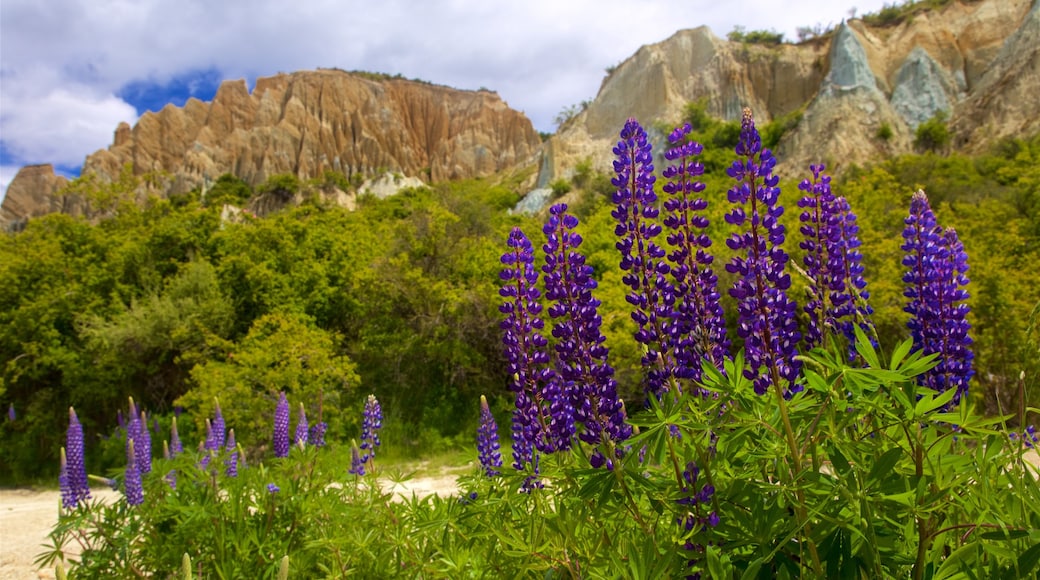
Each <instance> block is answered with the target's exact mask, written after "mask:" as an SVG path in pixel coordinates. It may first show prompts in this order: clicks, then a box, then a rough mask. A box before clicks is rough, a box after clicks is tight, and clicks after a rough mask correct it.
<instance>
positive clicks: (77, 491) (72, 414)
mask: <svg viewBox="0 0 1040 580" xmlns="http://www.w3.org/2000/svg"><path fill="white" fill-rule="evenodd" d="M58 483H59V484H60V485H61V502H62V505H63V506H64V507H65V509H73V508H75V507H76V506H78V505H79V504H80V503H81V502H84V503H85V502H86V501H87V500H88V499H90V484H89V483H88V482H87V465H86V460H85V457H84V454H83V426H82V425H80V422H79V417H77V416H76V411H75V410H74V409H73V408H72V407H69V429H68V432H67V433H66V435H65V448H64V449H63V450H62V469H61V474H60V475H59V476H58Z"/></svg>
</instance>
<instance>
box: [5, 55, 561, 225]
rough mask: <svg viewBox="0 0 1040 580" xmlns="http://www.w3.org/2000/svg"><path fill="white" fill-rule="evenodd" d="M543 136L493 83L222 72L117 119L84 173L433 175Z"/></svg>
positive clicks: (505, 161) (191, 180) (517, 154)
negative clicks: (208, 85)
mask: <svg viewBox="0 0 1040 580" xmlns="http://www.w3.org/2000/svg"><path fill="white" fill-rule="evenodd" d="M540 145H541V140H540V139H539V137H538V133H537V132H536V131H535V130H534V127H533V126H532V124H531V121H530V120H529V119H527V117H525V116H524V115H523V114H522V113H520V112H518V111H515V110H513V109H510V108H509V107H508V106H507V105H506V104H505V103H504V102H503V101H502V99H501V98H500V97H499V96H498V95H497V94H496V93H494V92H490V91H486V90H482V91H462V90H456V89H452V88H449V87H444V86H439V85H432V84H427V83H421V82H416V81H408V80H403V79H379V78H370V77H369V76H365V75H359V74H352V73H347V72H343V71H338V70H318V71H307V72H297V73H292V74H280V75H277V76H273V77H267V78H261V79H258V80H257V83H256V87H255V88H254V89H253V92H252V94H250V93H249V91H248V90H247V88H246V84H245V81H226V82H224V83H222V84H221V86H220V87H219V88H218V90H217V93H216V95H215V97H214V99H213V102H211V103H204V102H202V101H199V100H196V99H190V100H189V101H188V102H187V103H186V104H185V106H184V107H175V106H173V105H167V106H166V107H164V108H163V109H162V110H161V111H159V112H157V113H153V112H148V113H145V114H144V115H142V116H141V118H140V119H139V120H138V122H137V124H136V125H135V126H134V127H133V128H132V129H131V128H130V127H129V126H128V125H126V124H125V123H124V124H120V126H119V127H118V128H117V129H116V131H115V137H114V140H113V143H112V145H111V146H110V147H109V148H108V149H105V150H100V151H97V152H96V153H93V154H92V155H90V156H88V157H87V159H86V161H85V163H84V165H83V173H84V174H86V173H95V174H97V175H98V177H99V178H101V179H102V180H105V181H112V180H115V179H116V178H117V177H118V176H119V173H120V171H121V170H122V168H123V166H124V165H125V164H127V163H130V164H132V165H133V169H134V172H135V173H137V174H142V173H145V172H149V171H161V172H165V173H167V174H169V175H170V176H171V179H170V183H171V187H170V189H169V191H167V192H166V193H168V194H172V193H181V192H184V191H188V190H190V189H192V188H194V187H198V186H204V185H205V184H206V183H208V182H211V181H213V180H215V179H216V178H217V177H219V176H220V175H222V174H224V173H234V174H235V175H237V176H238V177H240V178H242V179H244V180H245V181H246V182H248V183H250V184H252V185H258V184H260V183H262V182H263V181H265V180H266V179H267V178H268V177H269V176H271V175H275V174H279V173H292V174H295V175H297V176H298V177H300V178H303V179H307V178H311V177H316V176H319V175H321V173H322V172H324V171H326V170H335V171H339V172H342V173H344V174H345V175H347V176H352V175H353V174H355V173H361V174H362V175H365V176H372V175H375V174H376V173H378V172H379V171H380V170H382V171H387V170H389V171H395V172H400V173H402V174H404V175H407V176H414V177H419V178H422V179H425V180H434V181H437V180H446V179H455V178H465V177H474V176H486V175H489V174H492V173H494V172H497V171H500V170H503V169H506V168H510V167H514V166H516V165H517V164H520V163H524V162H533V160H534V159H535V158H536V155H537V151H538V149H539V147H540ZM33 171H34V172H35V173H33V175H37V174H38V173H39V170H33ZM34 179H35V181H33V182H32V183H42V182H41V181H40V178H39V177H36V178H34ZM29 183H30V182H28V181H26V179H25V178H23V179H22V180H21V183H20V187H24V190H25V191H26V192H28V191H30V190H32V192H33V195H40V196H42V195H43V194H45V193H47V192H48V191H49V190H47V189H39V188H35V187H30V186H29ZM48 183H50V182H48ZM8 197H9V198H10V197H11V195H10V194H9V195H8ZM41 199H42V197H41ZM15 202H17V203H15ZM26 203H29V202H26V201H24V200H20V198H19V197H18V196H15V199H14V200H13V201H12V202H11V203H10V204H9V203H7V202H5V203H4V208H5V212H6V213H5V216H8V217H7V218H6V219H8V220H9V219H17V218H20V217H25V216H27V215H32V214H33V212H36V211H37V210H42V209H43V208H44V207H45V206H46V207H47V208H48V209H49V210H50V211H53V209H54V208H53V207H52V206H47V205H46V204H45V203H43V202H40V201H38V202H34V203H29V205H26ZM30 206H31V208H32V209H30Z"/></svg>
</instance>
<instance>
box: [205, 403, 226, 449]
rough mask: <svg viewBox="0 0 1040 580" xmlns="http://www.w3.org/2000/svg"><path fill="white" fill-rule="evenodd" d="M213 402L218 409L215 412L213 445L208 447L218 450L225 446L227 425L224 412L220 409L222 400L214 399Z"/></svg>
mask: <svg viewBox="0 0 1040 580" xmlns="http://www.w3.org/2000/svg"><path fill="white" fill-rule="evenodd" d="M213 402H214V404H215V406H216V410H215V411H214V413H213V431H212V436H213V442H212V446H211V447H207V449H213V450H218V449H220V448H222V447H224V446H225V438H226V435H225V434H226V433H227V426H226V425H225V423H224V414H223V413H221V411H220V401H219V400H217V399H214V400H213Z"/></svg>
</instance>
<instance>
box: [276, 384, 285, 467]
mask: <svg viewBox="0 0 1040 580" xmlns="http://www.w3.org/2000/svg"><path fill="white" fill-rule="evenodd" d="M274 456H275V457H288V456H289V400H288V399H286V398H285V393H284V392H283V393H280V396H279V399H278V405H277V406H276V407H275V409H274Z"/></svg>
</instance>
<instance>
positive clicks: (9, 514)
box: [0, 451, 1040, 580]
mask: <svg viewBox="0 0 1040 580" xmlns="http://www.w3.org/2000/svg"><path fill="white" fill-rule="evenodd" d="M1026 459H1027V460H1028V461H1030V462H1031V463H1032V464H1033V465H1036V466H1040V455H1038V454H1037V452H1036V451H1030V452H1029V453H1027V454H1026ZM455 478H456V475H455V474H450V475H439V476H434V477H417V478H415V479H411V480H408V481H407V482H405V484H402V485H399V486H398V487H397V488H395V489H394V491H395V492H397V493H400V494H402V495H403V496H405V497H410V496H411V494H412V493H413V492H414V493H417V494H419V495H421V496H424V495H429V494H434V493H435V494H438V495H442V496H447V495H451V494H453V493H455V492H456V491H458V487H457V485H456V482H455ZM386 485H389V484H388V483H387V484H386ZM91 491H92V493H93V494H94V496H95V497H99V498H102V499H104V500H106V501H111V500H113V499H115V498H118V497H119V495H120V494H119V493H117V492H114V491H111V490H108V489H93V490H91ZM60 501H61V496H60V494H59V493H58V492H57V491H56V490H45V491H39V490H31V489H0V580H39V579H41V578H43V579H53V578H54V570H53V569H44V570H40V569H38V568H37V567H35V566H33V559H34V558H35V557H36V555H37V554H39V553H40V552H41V551H43V550H42V545H43V544H44V542H45V541H46V540H47V534H48V533H49V532H50V530H51V528H52V527H53V526H54V524H55V522H56V521H57V519H58V504H59V503H60ZM67 553H68V554H69V555H74V554H73V552H67Z"/></svg>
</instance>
